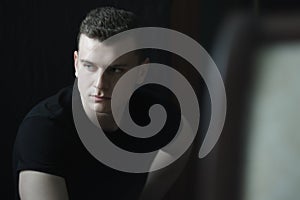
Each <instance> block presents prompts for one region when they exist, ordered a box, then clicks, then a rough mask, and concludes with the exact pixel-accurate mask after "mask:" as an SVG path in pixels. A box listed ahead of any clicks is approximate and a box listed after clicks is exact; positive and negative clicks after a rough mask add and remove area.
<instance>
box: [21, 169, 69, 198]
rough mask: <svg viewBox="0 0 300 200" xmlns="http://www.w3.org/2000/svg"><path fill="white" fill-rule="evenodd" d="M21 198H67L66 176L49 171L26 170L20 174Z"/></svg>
mask: <svg viewBox="0 0 300 200" xmlns="http://www.w3.org/2000/svg"><path fill="white" fill-rule="evenodd" d="M19 194H20V197H21V200H27V199H30V200H40V199H43V200H67V199H68V193H67V187H66V183H65V180H64V178H62V177H60V176H55V175H51V174H48V173H43V172H38V171H32V170H24V171H21V172H20V174H19Z"/></svg>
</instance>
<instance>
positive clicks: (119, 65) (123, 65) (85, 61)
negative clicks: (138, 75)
mask: <svg viewBox="0 0 300 200" xmlns="http://www.w3.org/2000/svg"><path fill="white" fill-rule="evenodd" d="M80 62H84V63H88V64H91V65H94V66H97V65H96V63H93V62H91V61H88V60H84V59H80ZM108 67H129V65H127V64H125V63H124V64H122V63H120V64H112V65H109V66H108Z"/></svg>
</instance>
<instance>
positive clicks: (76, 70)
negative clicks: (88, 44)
mask: <svg viewBox="0 0 300 200" xmlns="http://www.w3.org/2000/svg"><path fill="white" fill-rule="evenodd" d="M74 67H75V76H76V77H78V70H79V69H78V51H74Z"/></svg>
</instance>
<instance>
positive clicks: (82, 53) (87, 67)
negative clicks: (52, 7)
mask: <svg viewBox="0 0 300 200" xmlns="http://www.w3.org/2000/svg"><path fill="white" fill-rule="evenodd" d="M115 55H116V49H115V47H112V46H105V45H104V44H103V43H102V42H100V41H98V40H96V39H91V38H89V37H87V36H85V35H81V37H80V41H79V50H78V52H77V51H75V52H74V64H75V70H76V76H77V78H78V89H79V92H80V96H81V100H82V104H83V107H84V109H85V111H86V112H87V114H88V115H89V113H88V112H96V115H97V117H98V119H99V118H100V121H101V118H103V119H104V118H107V119H110V118H111V117H112V111H111V97H112V91H113V88H114V86H115V84H116V83H117V81H118V80H119V79H120V77H121V76H122V75H123V74H125V73H126V72H127V71H128V70H130V69H131V68H133V67H134V66H137V65H140V64H143V63H145V62H147V61H145V62H143V63H141V62H140V60H139V56H138V55H137V54H136V53H134V52H130V53H127V54H125V55H122V56H121V57H119V58H117V59H116V60H114V61H113V60H112V59H113V58H115ZM112 61H113V62H112ZM144 74H145V73H143V72H141V73H136V74H134V75H133V76H132V78H131V79H130V82H128V83H127V84H126V85H124V86H123V87H124V91H125V93H126V90H128V91H129V90H131V89H132V88H133V87H134V85H135V84H136V83H137V82H138V81H140V80H141V79H142V78H143V76H144Z"/></svg>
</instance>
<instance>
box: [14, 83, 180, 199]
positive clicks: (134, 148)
mask: <svg viewBox="0 0 300 200" xmlns="http://www.w3.org/2000/svg"><path fill="white" fill-rule="evenodd" d="M152 89H154V90H156V92H154V93H156V94H157V93H158V94H159V96H157V95H154V93H153V92H151V91H153V90H143V91H142V92H137V93H134V95H133V96H135V98H132V99H133V100H130V103H129V107H130V108H134V109H130V110H133V111H132V113H131V115H132V117H133V119H135V120H134V121H135V122H136V123H137V124H139V125H146V124H147V123H149V117H147V116H148V115H147V114H146V113H148V109H149V107H150V106H151V105H153V104H155V103H159V104H161V105H163V106H164V108H165V109H166V111H167V115H168V118H167V121H166V123H165V125H164V127H163V129H162V130H161V131H160V133H158V134H156V135H155V136H152V137H150V138H147V139H140V138H135V137H132V136H129V135H128V134H125V133H124V132H122V131H120V130H118V131H116V132H115V133H113V134H111V133H108V134H106V136H107V137H108V138H109V139H110V140H111V141H112V142H113V143H115V144H116V145H117V146H119V147H120V148H122V149H124V150H127V151H131V152H151V151H154V150H157V149H159V148H161V147H163V146H164V145H166V144H167V143H168V142H169V141H170V140H171V139H172V138H173V137H174V136H175V133H176V132H177V129H178V126H179V124H180V123H179V122H180V110H178V109H176V108H178V102H177V104H174V103H172V102H171V101H170V99H169V96H170V95H172V94H171V92H170V91H167V90H165V92H164V94H165V95H162V93H161V92H157V91H158V90H159V88H158V87H157V86H155V85H154V86H152ZM149 91H150V92H149ZM72 92H73V88H72V87H71V86H69V87H66V88H64V89H62V90H61V91H59V92H58V93H57V94H56V95H54V96H52V97H50V98H47V99H46V100H44V101H42V102H41V103H39V104H38V105H37V106H35V107H34V108H33V109H32V110H31V111H30V112H29V113H28V114H27V115H26V117H25V118H24V120H23V122H22V123H21V125H20V127H19V131H18V134H17V137H16V141H15V146H14V152H13V161H14V163H13V166H14V178H15V190H16V199H19V195H18V177H19V172H20V171H22V170H35V171H40V172H45V173H49V174H53V175H57V176H61V177H63V178H64V179H65V181H66V186H67V190H68V194H69V197H70V199H71V200H77V199H80V200H82V199H85V200H89V199H93V200H94V199H112V200H115V199H130V200H134V199H138V197H139V195H140V194H141V191H142V190H143V187H144V185H145V182H146V179H147V173H126V172H121V171H118V170H115V169H112V168H110V167H108V166H106V165H104V164H102V163H101V162H99V161H98V160H97V159H95V158H94V157H93V156H92V155H91V154H90V153H89V152H88V151H87V149H86V148H85V146H84V145H83V143H82V142H81V140H80V138H79V135H78V133H77V131H76V128H75V125H74V121H73V115H72ZM76 92H78V90H76ZM76 92H75V94H76ZM78 99H80V98H78ZM166 99H167V100H166ZM73 100H74V99H73ZM130 105H132V106H130ZM169 116H171V117H169Z"/></svg>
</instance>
